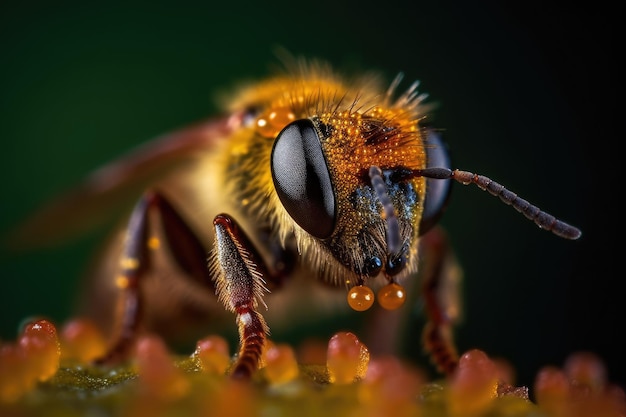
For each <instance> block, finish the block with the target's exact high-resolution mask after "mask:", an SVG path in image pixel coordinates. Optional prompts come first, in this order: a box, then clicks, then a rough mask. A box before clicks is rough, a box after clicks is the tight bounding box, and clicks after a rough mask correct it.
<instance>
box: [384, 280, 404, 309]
mask: <svg viewBox="0 0 626 417" xmlns="http://www.w3.org/2000/svg"><path fill="white" fill-rule="evenodd" d="M405 301H406V292H405V291H404V287H403V286H402V285H399V284H396V283H395V282H391V283H389V284H387V285H385V286H384V287H382V288H381V289H380V290H379V291H378V304H380V305H381V307H383V308H384V309H386V310H395V309H397V308H399V307H401V306H402V305H403V304H404V302H405Z"/></svg>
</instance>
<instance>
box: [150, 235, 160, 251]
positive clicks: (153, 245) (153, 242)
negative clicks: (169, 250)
mask: <svg viewBox="0 0 626 417" xmlns="http://www.w3.org/2000/svg"><path fill="white" fill-rule="evenodd" d="M160 246H161V241H160V240H159V238H158V237H154V236H153V237H151V238H150V239H149V240H148V247H149V248H150V249H152V250H155V249H159V247H160Z"/></svg>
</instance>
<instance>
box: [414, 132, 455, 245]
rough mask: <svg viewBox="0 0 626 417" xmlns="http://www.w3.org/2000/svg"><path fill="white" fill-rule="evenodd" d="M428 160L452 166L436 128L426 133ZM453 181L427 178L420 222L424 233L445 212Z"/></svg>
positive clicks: (432, 163) (432, 162) (445, 166)
mask: <svg viewBox="0 0 626 417" xmlns="http://www.w3.org/2000/svg"><path fill="white" fill-rule="evenodd" d="M426 142H427V146H426V160H427V161H428V162H427V166H428V167H438V168H450V167H451V163H450V156H449V155H448V150H447V149H446V146H445V144H444V143H443V140H442V139H441V136H440V135H439V134H438V133H436V132H435V131H434V130H432V129H429V130H427V135H426ZM451 183H452V181H449V180H438V179H433V178H426V197H425V201H424V211H423V213H422V220H421V222H420V228H419V233H420V235H423V234H424V233H426V232H427V231H429V230H430V229H432V228H433V226H434V225H435V224H437V222H438V221H439V218H440V217H441V215H442V214H443V212H444V210H445V208H446V205H447V203H448V198H449V197H450V191H451V189H452V187H451V185H452V184H451Z"/></svg>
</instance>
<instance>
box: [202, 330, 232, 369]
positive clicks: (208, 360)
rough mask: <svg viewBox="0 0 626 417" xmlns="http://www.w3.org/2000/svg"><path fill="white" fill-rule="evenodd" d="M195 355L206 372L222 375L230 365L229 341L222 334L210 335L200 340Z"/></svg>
mask: <svg viewBox="0 0 626 417" xmlns="http://www.w3.org/2000/svg"><path fill="white" fill-rule="evenodd" d="M193 356H194V357H195V358H196V359H198V362H199V364H200V367H201V368H202V370H203V371H204V372H207V373H213V374H217V375H222V374H224V373H225V372H226V369H228V366H229V365H230V355H229V353H228V342H227V341H226V339H224V338H223V337H221V336H216V335H213V336H208V337H205V338H204V339H202V340H199V341H198V343H197V344H196V350H195V352H194V353H193Z"/></svg>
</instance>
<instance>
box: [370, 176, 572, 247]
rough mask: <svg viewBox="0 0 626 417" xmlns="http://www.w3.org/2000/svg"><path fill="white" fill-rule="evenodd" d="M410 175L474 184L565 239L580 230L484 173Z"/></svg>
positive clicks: (541, 226) (542, 227) (570, 237)
mask: <svg viewBox="0 0 626 417" xmlns="http://www.w3.org/2000/svg"><path fill="white" fill-rule="evenodd" d="M370 171H371V169H370ZM412 176H416V177H426V178H433V179H440V180H445V179H453V180H456V181H458V182H460V183H461V184H463V185H468V184H476V186H478V188H480V189H481V190H483V191H487V192H489V194H491V195H493V196H496V197H499V198H500V200H502V202H503V203H504V204H507V205H511V206H513V208H515V210H517V211H519V212H520V213H522V214H523V215H524V216H526V218H528V219H529V220H532V221H533V222H535V224H536V225H537V226H539V227H540V228H541V229H545V230H548V231H551V232H552V233H554V234H555V235H557V236H560V237H562V238H565V239H572V240H575V239H578V238H579V237H580V236H581V234H582V232H581V231H580V229H578V228H577V227H574V226H572V225H570V224H567V223H565V222H562V221H561V220H558V219H557V218H555V217H554V216H553V215H551V214H548V213H546V212H545V211H542V210H541V209H539V208H538V207H537V206H534V205H532V204H530V203H529V202H528V201H526V200H524V199H523V198H521V197H518V195H517V194H515V193H514V192H511V191H509V190H507V189H506V188H504V186H503V185H501V184H498V183H497V182H495V181H493V180H492V179H490V178H488V177H485V176H484V175H478V174H474V173H472V172H468V171H460V170H458V169H455V170H450V169H448V168H425V169H416V170H413V171H412Z"/></svg>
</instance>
